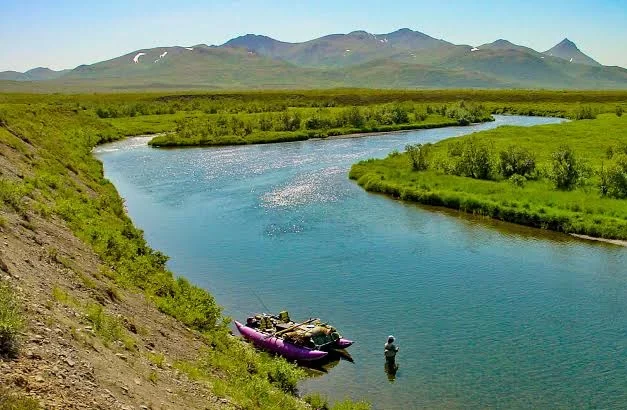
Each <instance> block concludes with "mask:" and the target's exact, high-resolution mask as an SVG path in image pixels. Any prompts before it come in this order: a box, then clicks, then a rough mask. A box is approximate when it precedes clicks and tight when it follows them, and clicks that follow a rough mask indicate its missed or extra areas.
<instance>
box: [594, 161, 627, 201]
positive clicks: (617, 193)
mask: <svg viewBox="0 0 627 410" xmlns="http://www.w3.org/2000/svg"><path fill="white" fill-rule="evenodd" d="M600 186H601V194H602V195H607V196H609V197H611V198H618V199H624V198H627V155H625V154H622V153H621V154H619V155H617V156H616V157H615V160H614V163H613V164H612V165H610V167H609V168H608V169H607V170H603V169H602V171H601V184H600Z"/></svg>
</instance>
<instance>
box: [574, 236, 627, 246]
mask: <svg viewBox="0 0 627 410" xmlns="http://www.w3.org/2000/svg"><path fill="white" fill-rule="evenodd" d="M570 235H571V236H574V237H575V238H580V239H586V240H588V241H596V242H605V243H611V244H613V245H618V246H624V247H627V241H624V240H621V239H605V238H596V237H594V236H588V235H580V234H577V233H571V234H570Z"/></svg>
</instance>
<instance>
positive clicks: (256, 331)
mask: <svg viewBox="0 0 627 410" xmlns="http://www.w3.org/2000/svg"><path fill="white" fill-rule="evenodd" d="M235 326H236V327H237V330H238V331H239V332H240V333H241V334H242V336H244V338H245V339H247V340H250V341H251V342H252V343H253V344H254V345H255V346H257V347H259V348H262V349H265V350H268V351H270V352H273V353H276V354H278V355H281V356H283V357H285V358H286V359H288V360H297V361H312V360H318V359H322V358H323V357H325V356H326V355H327V354H328V352H329V351H330V350H334V349H345V348H347V347H349V346H350V345H352V344H353V342H352V341H351V340H348V339H344V338H343V337H342V336H341V335H340V334H339V333H338V332H337V330H336V329H335V328H334V327H333V326H330V325H329V324H328V323H323V322H322V321H321V320H320V319H317V318H312V319H309V320H307V321H305V322H302V323H296V322H293V321H292V320H290V317H289V314H288V313H287V312H286V311H283V312H280V313H279V315H278V316H275V315H271V314H267V313H263V314H258V315H255V316H251V317H249V318H248V319H246V324H242V323H240V322H238V321H235Z"/></svg>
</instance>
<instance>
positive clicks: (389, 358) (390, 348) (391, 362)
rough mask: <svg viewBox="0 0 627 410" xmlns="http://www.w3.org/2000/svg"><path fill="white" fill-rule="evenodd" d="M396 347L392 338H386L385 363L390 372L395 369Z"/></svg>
mask: <svg viewBox="0 0 627 410" xmlns="http://www.w3.org/2000/svg"><path fill="white" fill-rule="evenodd" d="M397 352H398V346H396V345H395V344H394V336H392V335H390V336H388V342H387V343H386V344H385V363H386V364H387V366H388V367H389V369H390V370H395V369H396V353H397Z"/></svg>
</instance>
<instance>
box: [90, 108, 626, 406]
mask: <svg viewBox="0 0 627 410" xmlns="http://www.w3.org/2000/svg"><path fill="white" fill-rule="evenodd" d="M556 121H558V120H555V119H546V118H529V117H497V121H496V122H495V123H490V124H482V125H477V126H472V127H460V128H447V129H438V130H424V131H413V132H407V133H400V134H387V135H382V136H374V137H367V138H356V139H338V140H329V141H306V142H296V143H285V144H273V145H258V146H245V147H224V148H191V149H174V150H160V149H151V148H149V147H148V146H146V142H147V139H146V138H136V139H129V140H126V141H122V142H119V143H114V144H109V145H106V146H102V147H100V148H99V149H98V151H97V156H98V157H99V158H100V159H101V160H102V161H103V162H104V164H105V173H106V175H107V177H108V178H109V179H111V180H112V181H113V182H114V184H115V185H116V187H117V188H118V190H119V192H120V193H121V195H122V196H123V197H124V198H125V199H126V204H127V206H128V211H129V213H130V215H131V217H132V218H133V220H134V221H135V223H136V224H137V225H138V226H139V227H141V228H142V229H144V230H145V234H146V237H147V239H148V241H149V242H150V244H151V245H152V246H153V247H155V248H157V249H160V250H163V251H164V252H165V253H167V254H168V255H170V256H171V260H170V262H169V265H170V267H171V268H172V269H173V270H174V271H175V272H177V273H178V274H180V275H183V276H186V277H188V278H189V279H191V280H192V281H193V282H194V283H196V284H198V285H200V286H203V287H205V288H207V289H209V290H210V291H211V292H212V293H213V294H214V295H215V297H216V298H217V300H218V302H219V303H220V304H221V305H223V306H224V308H225V312H226V314H227V315H230V316H232V317H234V318H245V317H246V316H247V315H249V314H250V313H251V312H254V311H261V310H263V307H262V306H261V303H260V302H259V301H258V299H257V298H256V297H255V293H256V294H258V295H259V296H260V298H261V299H262V300H263V302H264V303H265V304H266V305H268V307H269V308H271V309H273V310H276V311H278V310H280V309H288V310H289V311H290V312H291V314H292V317H293V318H308V317H310V316H320V317H322V318H326V319H328V320H330V321H332V323H333V324H335V325H336V326H337V327H338V328H339V329H340V331H341V332H342V333H343V334H344V335H345V336H346V337H348V338H350V339H353V340H355V341H356V343H355V345H354V346H353V347H351V348H350V349H349V350H350V352H351V354H352V357H353V359H354V363H351V362H349V361H344V360H342V361H340V362H335V363H331V364H330V366H329V367H331V368H329V369H328V373H326V374H322V375H321V376H319V377H313V378H311V379H308V380H307V381H305V382H303V383H302V385H301V391H302V392H309V391H320V392H323V393H324V394H327V395H328V396H329V397H330V398H331V399H333V400H338V399H343V398H345V397H352V398H365V399H367V400H369V401H371V402H372V403H373V406H374V407H375V408H390V409H392V408H420V407H437V408H442V407H445V408H458V407H464V408H485V407H501V408H512V407H525V408H537V407H545V408H556V407H562V408H573V407H600V408H610V407H613V408H618V407H620V408H625V407H627V383H626V381H627V250H626V249H625V248H621V247H617V246H612V245H605V244H597V243H591V242H583V241H579V240H575V239H572V238H570V237H568V236H566V235H559V234H552V233H547V232H543V231H539V230H534V229H528V228H523V227H516V226H513V225H509V224H504V223H497V222H493V221H485V220H483V219H473V218H471V217H468V216H464V215H459V214H458V213H455V212H448V211H441V210H437V209H431V208H424V207H418V206H415V205H411V204H406V203H402V202H399V201H394V200H391V199H388V198H386V197H383V196H380V195H374V194H369V193H366V192H365V191H363V190H362V189H361V188H359V187H358V186H357V185H356V184H355V183H354V182H352V181H350V180H348V178H347V173H348V169H349V167H350V165H351V164H352V163H354V162H356V161H358V160H360V159H365V158H370V157H384V156H386V155H387V154H388V153H389V152H390V151H391V150H393V149H398V150H402V149H403V147H404V146H405V144H407V143H415V142H427V141H437V140H440V139H442V138H446V137H450V136H455V135H462V134H466V133H470V132H472V131H476V130H482V129H488V128H492V127H495V126H498V125H502V124H517V125H535V124H542V123H553V122H556ZM388 334H394V335H395V336H396V337H397V340H398V344H399V346H400V348H401V351H400V352H399V356H398V362H399V364H400V368H399V371H398V373H397V375H396V379H395V380H393V381H390V380H389V379H388V376H387V375H386V373H385V371H384V358H383V344H384V343H385V339H386V337H387V335H388Z"/></svg>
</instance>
